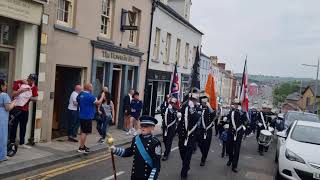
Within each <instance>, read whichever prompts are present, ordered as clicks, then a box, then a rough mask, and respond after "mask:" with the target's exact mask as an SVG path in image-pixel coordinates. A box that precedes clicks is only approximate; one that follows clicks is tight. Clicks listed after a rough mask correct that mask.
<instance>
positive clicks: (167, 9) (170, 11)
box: [157, 1, 204, 35]
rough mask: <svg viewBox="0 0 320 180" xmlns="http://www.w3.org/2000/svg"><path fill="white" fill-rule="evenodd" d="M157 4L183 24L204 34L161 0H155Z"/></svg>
mask: <svg viewBox="0 0 320 180" xmlns="http://www.w3.org/2000/svg"><path fill="white" fill-rule="evenodd" d="M157 4H158V5H159V6H160V7H162V8H163V9H165V10H166V11H167V12H169V13H170V14H172V15H173V16H174V17H176V18H177V19H179V20H180V21H181V22H183V23H184V24H185V25H187V26H189V27H190V28H191V29H193V30H195V31H196V32H198V33H200V34H201V35H204V34H203V33H202V32H201V31H200V30H198V29H197V28H196V27H194V26H193V25H192V24H191V23H190V22H189V21H187V20H186V19H185V18H184V17H182V16H181V15H180V14H179V13H177V12H176V11H175V10H174V9H172V8H171V7H170V6H168V5H166V4H163V3H162V2H161V1H157Z"/></svg>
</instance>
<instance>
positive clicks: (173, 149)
mask: <svg viewBox="0 0 320 180" xmlns="http://www.w3.org/2000/svg"><path fill="white" fill-rule="evenodd" d="M177 149H179V147H175V148H172V149H171V151H175V150H177Z"/></svg>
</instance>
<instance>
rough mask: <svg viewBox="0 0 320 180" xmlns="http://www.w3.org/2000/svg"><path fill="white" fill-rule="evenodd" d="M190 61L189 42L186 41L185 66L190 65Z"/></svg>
mask: <svg viewBox="0 0 320 180" xmlns="http://www.w3.org/2000/svg"><path fill="white" fill-rule="evenodd" d="M188 63H189V43H186V47H185V51H184V67H186V68H187V67H188Z"/></svg>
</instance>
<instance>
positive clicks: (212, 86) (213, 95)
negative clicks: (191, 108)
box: [205, 73, 218, 109]
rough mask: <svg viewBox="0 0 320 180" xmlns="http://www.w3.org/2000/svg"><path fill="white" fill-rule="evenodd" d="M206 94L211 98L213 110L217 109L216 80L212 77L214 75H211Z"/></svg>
mask: <svg viewBox="0 0 320 180" xmlns="http://www.w3.org/2000/svg"><path fill="white" fill-rule="evenodd" d="M205 92H206V94H207V95H208V96H209V99H210V105H211V108H212V109H217V108H218V104H217V96H216V87H215V80H214V77H213V76H212V73H209V76H208V80H207V84H206V88H205Z"/></svg>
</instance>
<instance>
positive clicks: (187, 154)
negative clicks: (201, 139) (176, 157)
mask: <svg viewBox="0 0 320 180" xmlns="http://www.w3.org/2000/svg"><path fill="white" fill-rule="evenodd" d="M196 141H197V139H196V136H195V133H193V134H192V135H190V136H189V140H188V144H187V146H185V145H184V142H185V138H184V137H179V151H180V157H181V160H182V169H181V175H182V176H186V175H187V174H188V171H189V170H190V162H191V158H192V154H193V150H194V147H195V146H196Z"/></svg>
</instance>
